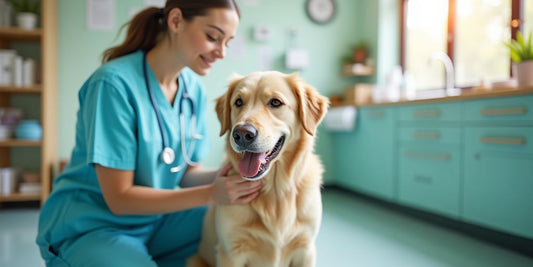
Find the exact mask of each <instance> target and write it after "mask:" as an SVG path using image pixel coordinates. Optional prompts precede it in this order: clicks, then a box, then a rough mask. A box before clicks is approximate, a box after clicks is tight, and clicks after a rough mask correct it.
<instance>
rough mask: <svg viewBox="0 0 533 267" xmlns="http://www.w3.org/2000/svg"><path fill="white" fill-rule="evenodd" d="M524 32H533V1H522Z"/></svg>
mask: <svg viewBox="0 0 533 267" xmlns="http://www.w3.org/2000/svg"><path fill="white" fill-rule="evenodd" d="M523 17H524V32H533V1H531V0H529V1H527V0H526V1H525V2H524V16H523Z"/></svg>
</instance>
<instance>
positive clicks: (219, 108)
mask: <svg viewBox="0 0 533 267" xmlns="http://www.w3.org/2000/svg"><path fill="white" fill-rule="evenodd" d="M242 78H243V76H241V75H238V74H235V73H234V74H233V75H232V77H231V78H230V81H229V85H228V90H227V91H226V93H224V94H223V95H221V96H219V97H218V98H217V99H216V106H215V110H216V112H217V117H218V120H219V121H220V136H223V135H224V134H225V133H226V132H227V131H229V128H230V127H231V103H230V101H231V95H232V94H233V91H234V90H235V87H236V86H237V84H238V83H239V82H240V81H241V80H242Z"/></svg>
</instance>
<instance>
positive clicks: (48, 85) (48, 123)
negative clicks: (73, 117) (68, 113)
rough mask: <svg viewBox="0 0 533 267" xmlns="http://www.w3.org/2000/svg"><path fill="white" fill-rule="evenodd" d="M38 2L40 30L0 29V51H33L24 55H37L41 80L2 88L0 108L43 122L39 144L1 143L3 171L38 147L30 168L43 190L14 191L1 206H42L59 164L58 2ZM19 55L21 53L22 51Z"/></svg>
mask: <svg viewBox="0 0 533 267" xmlns="http://www.w3.org/2000/svg"><path fill="white" fill-rule="evenodd" d="M39 2H40V7H41V8H40V9H41V11H40V16H39V17H40V23H39V25H40V28H37V29H33V30H24V29H20V28H16V27H0V49H14V50H18V49H21V50H25V49H31V50H34V51H31V53H30V52H28V51H24V52H25V53H26V54H28V55H34V57H35V58H33V57H32V58H33V59H34V60H35V61H36V63H37V64H36V72H37V73H39V74H40V75H39V76H40V77H41V81H40V83H39V84H36V85H32V86H23V87H20V86H4V85H3V86H0V107H2V108H4V107H5V108H9V107H18V108H21V109H22V110H23V113H24V114H32V115H31V116H30V118H34V119H37V120H39V121H40V124H41V127H42V139H41V140H38V141H32V140H22V139H6V140H0V168H8V167H15V168H17V167H19V166H14V165H17V164H19V163H18V162H20V161H23V160H26V159H25V158H23V157H25V156H26V155H22V156H21V153H19V152H20V150H24V149H25V148H26V147H29V148H36V149H35V150H38V152H37V153H39V155H34V156H35V160H34V161H32V162H31V164H32V166H29V167H27V169H30V168H36V169H35V171H36V172H38V173H39V177H40V182H41V188H42V190H41V192H39V193H36V194H29V193H27V194H26V193H25V194H21V193H19V192H14V193H12V194H10V195H0V206H1V204H2V202H17V201H40V203H41V204H43V203H44V202H45V201H46V199H47V198H48V195H49V194H50V188H51V184H52V171H51V170H52V167H53V166H54V164H57V113H56V109H57V17H58V16H57V12H58V10H57V0H46V1H45V0H40V1H39ZM15 43H30V44H31V45H29V46H24V47H23V48H19V47H18V46H17V45H16V44H15ZM34 44H35V45H34ZM26 47H27V48H26ZM20 52H22V51H20ZM17 54H20V53H19V51H17ZM30 57H31V56H30ZM20 94H34V95H35V96H36V97H38V98H39V100H38V101H39V104H35V103H34V102H33V101H34V97H33V95H32V97H29V98H27V97H25V96H24V97H21V98H18V97H13V96H18V95H20ZM23 119H25V118H23ZM22 154H23V153H22ZM34 154H36V153H34ZM33 165H35V166H33ZM21 171H23V172H24V171H26V169H24V168H21ZM32 171H33V169H32ZM0 213H1V210H0Z"/></svg>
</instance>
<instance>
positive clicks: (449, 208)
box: [398, 146, 461, 217]
mask: <svg viewBox="0 0 533 267" xmlns="http://www.w3.org/2000/svg"><path fill="white" fill-rule="evenodd" d="M399 153H400V155H399V179H398V200H399V202H401V203H403V204H406V205H409V206H413V207H416V208H421V209H425V210H427V211H431V212H435V213H440V214H443V215H447V216H451V217H458V216H459V205H460V204H459V199H460V195H459V194H460V193H459V189H460V167H459V166H460V163H459V162H460V160H461V159H460V157H461V156H460V155H461V153H460V151H459V148H457V149H449V148H447V147H446V146H440V147H435V148H429V149H428V148H424V147H422V146H401V147H400V149H399Z"/></svg>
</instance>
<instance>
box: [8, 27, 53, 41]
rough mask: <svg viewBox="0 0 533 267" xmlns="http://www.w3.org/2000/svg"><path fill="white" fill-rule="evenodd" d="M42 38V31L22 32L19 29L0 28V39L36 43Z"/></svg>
mask: <svg viewBox="0 0 533 267" xmlns="http://www.w3.org/2000/svg"><path fill="white" fill-rule="evenodd" d="M42 36H43V30H42V29H34V30H23V29H19V28H14V27H10V28H5V27H0V39H2V40H6V39H7V40H10V41H26V42H27V41H33V42H38V41H40V40H41V38H42Z"/></svg>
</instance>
